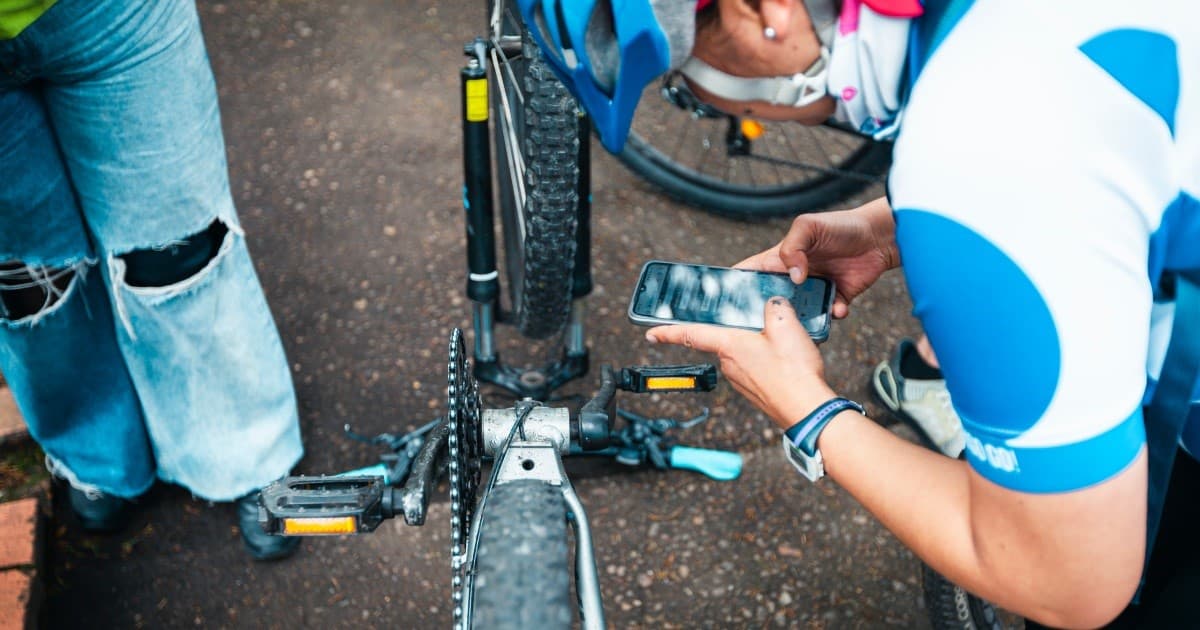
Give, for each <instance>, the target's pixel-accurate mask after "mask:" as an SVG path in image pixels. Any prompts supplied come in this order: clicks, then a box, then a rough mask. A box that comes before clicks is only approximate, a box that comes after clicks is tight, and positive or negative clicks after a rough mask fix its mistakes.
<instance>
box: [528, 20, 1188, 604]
mask: <svg viewBox="0 0 1200 630" xmlns="http://www.w3.org/2000/svg"><path fill="white" fill-rule="evenodd" d="M520 4H521V8H522V10H523V12H524V13H525V18H526V21H527V23H529V24H533V25H535V27H534V28H533V30H534V31H535V33H534V34H535V37H536V38H537V39H538V40H539V43H541V44H542V46H543V48H544V49H547V50H548V51H549V52H548V54H547V57H548V58H549V59H550V61H551V63H552V64H553V65H555V67H556V69H557V70H558V71H559V73H560V76H561V77H562V78H563V79H564V82H566V83H567V84H568V86H569V87H570V88H571V89H572V91H573V92H574V93H575V94H576V96H577V97H578V98H579V100H580V102H581V103H582V104H583V106H584V107H585V108H586V109H587V110H588V112H589V114H591V116H592V118H593V121H594V123H595V126H596V128H597V130H598V131H599V133H600V135H601V138H602V140H603V141H604V144H605V146H606V147H607V148H609V150H612V151H619V150H620V148H621V146H622V143H623V142H624V138H625V135H626V134H627V132H628V127H629V122H630V120H631V119H632V115H633V108H634V107H635V106H636V102H637V100H638V97H639V96H640V94H641V92H642V89H643V88H644V86H645V84H646V83H647V82H648V81H651V80H653V79H654V78H656V77H657V76H659V75H661V74H663V73H665V72H669V71H674V70H677V69H680V68H682V70H683V72H684V73H685V75H686V76H687V77H688V78H689V81H690V84H691V85H692V87H693V88H694V89H695V91H696V92H697V94H698V95H699V96H701V97H702V98H704V99H705V100H706V101H708V102H710V103H711V104H713V105H715V106H717V107H719V108H721V109H724V110H725V111H730V112H734V113H738V114H750V115H754V116H759V117H766V118H778V119H792V120H797V121H801V122H807V123H813V122H817V121H820V120H822V119H824V118H825V117H827V116H829V115H831V114H833V115H836V116H838V117H839V118H841V119H842V120H844V121H846V122H849V123H851V124H854V125H857V126H858V127H859V128H860V129H863V130H865V131H868V132H871V133H875V134H878V135H880V136H884V135H887V134H889V133H893V132H894V131H895V130H896V129H899V130H900V132H899V136H898V138H897V144H896V149H895V165H894V167H893V169H892V172H891V175H890V178H889V183H888V189H889V197H890V200H884V199H880V200H877V201H876V202H872V203H870V204H867V205H865V206H863V207H861V208H858V209H855V210H850V211H844V212H834V213H827V214H819V215H805V216H802V217H800V218H798V219H797V220H796V221H795V222H794V223H793V225H792V227H791V229H790V231H789V233H788V234H787V236H785V237H784V238H783V240H782V241H781V243H780V244H779V245H777V246H776V247H774V248H772V249H770V250H768V251H766V252H763V253H761V254H759V255H757V256H754V257H752V258H750V259H748V260H746V261H744V262H743V263H742V264H743V266H746V267H752V268H759V269H766V270H772V271H790V272H791V273H792V274H793V277H794V278H795V279H797V280H800V279H802V278H803V277H804V276H805V275H806V274H807V273H809V272H810V271H811V272H813V273H816V274H821V275H828V276H832V277H833V278H834V279H835V281H836V282H837V285H838V287H839V293H840V294H839V298H838V303H837V305H836V306H835V315H836V316H845V315H846V314H847V312H848V307H849V303H850V301H851V300H853V299H854V297H856V296H857V295H858V294H859V293H860V292H861V291H863V290H865V289H866V288H868V287H869V286H870V285H871V284H872V283H873V282H874V281H875V280H876V279H877V278H878V277H879V275H880V274H882V273H883V272H884V271H886V270H887V269H890V268H894V267H898V266H900V263H901V261H903V269H904V272H905V274H906V276H905V277H906V280H907V283H908V286H909V289H910V291H911V294H912V297H913V303H914V306H915V312H916V314H917V316H918V317H919V318H920V320H921V322H922V324H923V325H924V327H925V329H926V331H927V333H928V335H929V338H930V340H931V342H932V345H933V349H934V350H936V352H937V356H938V357H939V359H940V362H941V364H942V370H943V372H944V375H945V380H946V384H947V386H948V388H949V390H950V392H951V394H952V395H953V400H954V405H955V408H956V410H957V412H958V414H959V415H960V416H961V418H962V421H963V425H964V428H965V429H966V435H967V440H966V442H967V449H966V455H967V456H966V460H967V461H966V462H963V461H960V460H955V459H952V458H947V457H942V456H940V455H938V454H936V453H933V452H931V451H928V450H925V449H922V448H919V447H916V446H914V445H912V444H910V443H908V442H905V441H904V440H902V439H900V438H898V437H896V436H894V435H893V434H891V433H890V432H888V431H886V430H885V429H882V428H881V427H880V426H879V425H877V424H876V423H874V422H872V421H871V420H870V419H868V418H866V417H865V416H864V415H862V413H861V412H860V411H859V409H861V408H860V407H858V406H857V405H855V404H853V403H850V402H849V401H845V400H844V399H840V398H838V397H837V395H836V393H835V392H834V391H833V390H832V388H831V387H830V386H829V385H828V384H827V383H826V381H825V379H824V375H823V371H824V366H823V363H822V359H821V356H820V354H819V352H818V351H817V348H816V347H815V346H814V345H813V343H812V342H811V341H810V340H809V337H808V335H807V334H806V333H805V331H804V329H803V328H802V327H801V325H800V323H799V322H798V321H797V320H796V318H795V314H794V313H793V312H792V311H791V310H790V307H789V306H788V304H787V302H786V301H785V300H782V299H780V300H773V301H772V302H771V303H770V304H769V305H768V306H767V312H766V322H767V324H766V329H765V330H764V331H763V332H762V333H754V332H749V331H741V330H731V329H722V328H716V327H710V326H700V325H689V326H671V327H662V328H655V329H652V330H651V331H649V332H648V333H647V337H648V338H649V339H650V340H651V341H656V342H661V343H674V344H684V345H687V346H690V347H694V348H697V349H700V350H704V351H710V352H715V353H717V354H718V355H719V357H720V359H721V365H722V369H723V371H724V372H725V374H726V376H727V377H728V378H729V379H730V381H731V382H732V383H733V385H734V387H735V388H737V389H738V390H739V391H740V392H742V393H743V394H745V395H746V396H747V397H748V398H749V399H750V400H751V401H753V402H754V403H755V404H756V405H758V406H759V407H761V408H762V409H763V410H764V411H765V412H766V413H767V414H768V415H770V416H771V417H772V418H773V419H774V421H775V422H776V423H777V424H778V425H779V427H780V428H781V429H784V430H785V431H786V436H787V437H786V438H785V449H789V450H788V453H789V457H791V458H792V459H793V462H794V463H797V466H798V467H799V468H801V469H802V471H803V472H804V474H805V475H806V476H808V477H810V478H813V479H815V478H819V477H820V476H822V475H823V474H824V473H828V474H829V475H830V476H831V477H833V478H834V479H835V480H836V481H837V482H838V483H839V484H840V485H841V486H843V487H844V488H846V489H847V490H849V491H850V492H851V493H852V494H853V495H854V496H855V497H856V498H857V499H858V500H859V501H861V502H862V503H863V505H865V506H866V507H867V508H868V509H869V510H871V512H872V513H874V514H875V515H876V516H877V517H878V518H879V519H880V520H881V521H882V522H883V523H884V524H885V525H886V526H887V527H888V528H889V529H891V531H892V532H894V533H895V534H896V535H897V537H898V538H900V540H902V541H903V542H904V543H905V544H906V545H908V546H909V547H910V548H912V549H913V550H914V551H915V552H916V553H917V554H918V555H919V556H920V557H921V558H922V559H923V560H925V561H926V562H927V563H928V564H929V565H930V566H932V567H933V568H934V569H936V570H937V571H938V572H940V573H942V574H943V575H945V576H947V577H948V578H950V579H951V580H952V581H954V582H955V583H957V584H960V585H962V586H963V587H964V588H966V589H968V590H970V591H971V592H973V593H976V594H978V595H980V596H982V597H984V598H986V599H988V600H991V601H993V602H995V603H996V604H998V605H1000V606H1001V607H1003V608H1006V609H1009V610H1012V611H1014V612H1018V613H1020V614H1022V615H1025V616H1026V617H1028V618H1030V619H1033V620H1036V621H1037V622H1040V623H1044V624H1047V625H1054V626H1071V627H1087V626H1097V625H1102V624H1106V623H1109V622H1110V621H1111V620H1113V619H1114V618H1116V617H1117V616H1118V615H1122V611H1123V610H1125V612H1124V614H1123V615H1122V616H1121V619H1122V620H1134V621H1133V623H1139V621H1137V619H1139V617H1138V615H1147V614H1149V615H1151V617H1144V616H1143V617H1140V619H1141V621H1140V623H1147V621H1146V619H1152V620H1162V619H1165V618H1164V617H1155V616H1154V615H1161V614H1166V613H1164V611H1167V612H1168V613H1169V610H1168V609H1169V607H1170V606H1171V605H1178V604H1179V603H1180V602H1182V604H1183V605H1184V606H1185V607H1188V606H1190V605H1191V604H1190V602H1188V601H1187V595H1188V594H1190V593H1200V586H1197V585H1200V569H1198V568H1197V567H1198V566H1200V562H1197V558H1198V557H1200V552H1198V551H1197V548H1198V547H1200V539H1197V537H1196V536H1195V534H1194V533H1193V532H1195V531H1200V530H1197V529H1196V524H1197V523H1200V518H1197V514H1195V512H1196V505H1195V504H1197V503H1198V502H1197V501H1196V495H1195V494H1194V493H1193V492H1194V490H1193V489H1195V488H1200V485H1196V480H1197V479H1200V474H1198V473H1197V471H1198V470H1200V466H1198V465H1197V462H1196V460H1195V458H1194V456H1193V454H1197V455H1200V411H1198V410H1197V408H1196V407H1195V406H1192V407H1191V411H1190V414H1189V413H1188V412H1187V409H1188V403H1189V402H1190V401H1191V400H1194V399H1195V398H1196V396H1195V391H1194V390H1195V383H1196V377H1195V374H1196V372H1195V365H1196V360H1195V358H1194V357H1193V358H1188V355H1187V354H1186V353H1187V348H1188V347H1190V346H1188V345H1187V343H1188V341H1189V340H1190V339H1194V338H1195V336H1196V335H1197V334H1200V332H1198V331H1197V330H1196V327H1197V326H1200V318H1195V316H1194V315H1192V316H1190V317H1188V316H1186V315H1185V314H1187V313H1194V312H1195V311H1194V310H1188V309H1192V308H1194V307H1193V306H1191V305H1192V304H1193V302H1191V299H1192V298H1191V297H1188V296H1192V295H1194V291H1195V289H1194V280H1195V279H1197V278H1200V201H1198V198H1200V19H1198V18H1200V7H1197V5H1195V4H1194V3H1192V2H1189V1H1187V0H1174V1H1170V2H1165V1H1164V2H1156V3H1132V2H1116V1H1112V0H1104V1H1097V0H1092V1H1085V0H1069V1H1067V0H1064V1H1061V2H1053V3H1045V2H1034V1H1032V0H975V1H974V2H972V1H970V0H963V1H960V0H927V1H926V2H924V3H923V4H922V3H918V2H917V1H916V0H907V1H903V0H845V2H844V3H838V6H835V5H834V3H833V2H832V1H831V0H804V1H803V2H802V1H801V0H700V2H699V3H697V2H694V1H692V0H642V1H640V2H638V1H633V0H629V1H626V2H621V3H616V2H614V5H613V6H616V5H617V4H619V5H620V6H619V7H618V9H619V10H616V11H614V10H613V9H612V8H611V7H610V5H609V3H608V2H607V1H605V0H583V1H580V0H574V1H572V2H565V1H562V0H521V2H520ZM697 8H699V9H700V12H699V13H696V12H695V11H696V10H697ZM889 201H890V203H889ZM1176 295H1178V296H1179V297H1178V299H1176V297H1175V296H1176ZM1177 311H1178V315H1179V316H1178V317H1176V313H1177ZM1177 319H1178V320H1179V321H1178V322H1177V321H1176V320H1177ZM1168 349H1170V350H1169V351H1168ZM1168 355H1172V356H1173V357H1174V358H1166V357H1168ZM1164 361H1165V362H1166V366H1165V367H1164ZM1181 383H1182V384H1181ZM1180 387H1182V388H1183V394H1182V406H1181V407H1177V409H1182V412H1180V413H1175V414H1174V415H1173V416H1172V417H1178V419H1179V420H1178V422H1175V421H1174V420H1172V422H1171V423H1167V424H1163V423H1162V422H1160V420H1161V419H1162V418H1164V417H1166V416H1167V415H1171V414H1164V413H1162V412H1161V409H1162V408H1163V405H1160V404H1159V402H1158V401H1159V400H1160V395H1159V394H1160V392H1159V390H1162V392H1168V391H1172V392H1173V391H1176V390H1179V388H1180ZM1163 396H1166V394H1163ZM1146 405H1149V406H1146ZM1167 407H1170V405H1167ZM1144 409H1149V410H1152V411H1144ZM1168 424H1170V425H1171V427H1170V428H1169V429H1163V427H1164V426H1167V425H1168ZM1176 424H1177V425H1181V426H1175V425H1176ZM1164 431H1166V433H1164ZM1164 434H1165V435H1168V437H1167V441H1166V444H1167V446H1166V450H1165V451H1164V450H1162V449H1161V448H1159V447H1157V446H1156V444H1159V439H1160V437H1159V436H1161V435H1164ZM1148 435H1149V436H1151V440H1150V446H1149V447H1148V445H1147V436H1148ZM1176 445H1178V447H1179V448H1178V456H1176V450H1177V449H1176ZM1148 453H1149V455H1148ZM1172 458H1173V459H1174V462H1175V463H1174V473H1173V475H1172V474H1171V473H1170V471H1171V467H1170V462H1171V461H1172ZM1152 459H1153V460H1154V461H1155V462H1156V463H1154V464H1150V463H1149V462H1150V461H1151V460H1152ZM822 461H823V467H822V466H821V463H822ZM1163 461H1165V462H1166V467H1165V468H1163V464H1162V462H1163ZM1163 470H1166V471H1168V472H1167V473H1166V474H1167V476H1168V477H1170V478H1171V479H1172V480H1171V482H1170V488H1171V489H1170V493H1171V495H1170V496H1168V498H1167V499H1166V502H1167V509H1166V510H1165V516H1163V519H1164V520H1163V524H1162V526H1161V527H1159V526H1158V525H1157V523H1158V522H1159V521H1158V515H1159V513H1160V510H1159V509H1158V508H1157V505H1158V503H1157V501H1158V500H1159V499H1160V498H1161V495H1162V494H1163V493H1164V492H1166V491H1165V490H1164V488H1165V487H1166V485H1167V484H1166V481H1165V480H1162V481H1160V480H1159V479H1158V476H1159V475H1161V474H1162V471H1163ZM897 472H902V474H897ZM1180 496H1182V497H1183V498H1182V500H1181V499H1180ZM1189 511H1190V512H1191V513H1190V514H1188V513H1186V512H1189ZM1181 519H1182V520H1181ZM1188 519H1191V520H1190V521H1189V520H1188ZM1180 523H1183V525H1180ZM1189 523H1190V525H1189ZM1189 527H1190V528H1191V529H1190V530H1189V529H1188V528H1189ZM1181 531H1182V532H1183V535H1182V536H1180V535H1179V534H1180V532H1181ZM1148 532H1149V533H1150V536H1148ZM1154 532H1157V535H1155V534H1154ZM1148 538H1150V539H1152V540H1153V542H1154V546H1153V548H1154V549H1156V551H1155V552H1154V555H1153V556H1151V560H1152V562H1151V563H1150V569H1149V570H1148V572H1146V583H1145V587H1144V590H1142V591H1141V595H1140V600H1139V601H1140V604H1137V605H1131V606H1130V608H1129V609H1128V610H1126V605H1127V604H1128V603H1129V602H1131V600H1132V599H1133V598H1134V595H1135V592H1137V591H1138V590H1139V583H1140V582H1141V580H1142V577H1143V569H1144V567H1145V561H1146V557H1147V555H1148V554H1149V553H1150V549H1151V548H1152V547H1151V546H1150V545H1149V544H1148V543H1147V539H1148ZM1165 545H1169V547H1165ZM1164 549H1165V551H1164ZM1188 563H1190V565H1189V564H1188ZM1178 593H1183V594H1184V595H1183V597H1181V598H1180V597H1176V598H1175V600H1174V601H1175V603H1174V604H1172V603H1171V599H1172V596H1173V595H1177V594H1178ZM1184 614H1185V615H1186V614H1187V612H1186V608H1185V612H1184Z"/></svg>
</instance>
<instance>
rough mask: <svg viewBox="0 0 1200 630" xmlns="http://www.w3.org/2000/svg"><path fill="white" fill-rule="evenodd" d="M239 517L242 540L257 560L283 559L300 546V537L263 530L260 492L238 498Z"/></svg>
mask: <svg viewBox="0 0 1200 630" xmlns="http://www.w3.org/2000/svg"><path fill="white" fill-rule="evenodd" d="M236 503H237V519H238V529H240V530H242V542H243V543H245V546H246V551H248V552H249V553H250V556H251V557H253V558H254V559H255V560H282V559H284V558H286V557H288V556H290V555H292V554H293V553H296V549H297V548H299V547H300V539H299V538H295V537H288V536H274V535H271V534H268V533H267V532H265V531H263V528H262V525H259V523H258V492H251V493H250V494H248V495H246V496H244V497H242V498H240V499H238V500H237V501H236Z"/></svg>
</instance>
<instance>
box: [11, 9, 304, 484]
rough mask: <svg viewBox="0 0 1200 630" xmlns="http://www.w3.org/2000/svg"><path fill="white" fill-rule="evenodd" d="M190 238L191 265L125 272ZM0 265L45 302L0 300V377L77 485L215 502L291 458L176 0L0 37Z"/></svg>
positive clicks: (294, 428)
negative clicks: (166, 488)
mask: <svg viewBox="0 0 1200 630" xmlns="http://www.w3.org/2000/svg"><path fill="white" fill-rule="evenodd" d="M213 227H216V228H219V229H218V230H216V231H215V232H214V231H213V229H212V228H213ZM206 232H208V233H210V234H211V233H216V234H218V238H216V239H215V240H214V244H213V247H212V251H210V252H207V253H206V254H205V257H204V258H202V259H201V261H200V266H199V267H198V271H195V272H194V273H190V274H189V275H188V276H186V277H184V278H182V279H179V280H178V281H173V282H171V283H169V284H165V285H149V286H148V285H146V284H144V283H142V284H135V283H133V282H131V281H129V278H132V277H133V275H132V274H133V273H134V272H135V271H138V272H140V273H142V274H143V275H145V273H146V272H147V271H153V270H136V269H134V268H133V261H135V260H137V258H136V257H135V255H136V254H137V253H139V252H161V251H164V250H166V249H168V248H170V247H172V246H175V245H178V244H180V243H183V242H187V239H188V238H189V237H191V236H193V235H196V234H200V233H206ZM0 274H7V275H0V279H2V278H7V284H5V283H0V291H9V293H8V294H6V295H15V290H16V289H20V288H23V289H25V290H27V291H28V290H33V291H38V290H40V291H42V293H41V294H39V295H44V297H45V299H44V302H43V303H42V305H41V307H40V308H37V307H35V308H33V309H32V310H30V311H29V312H20V311H18V312H16V313H15V314H14V313H13V312H12V309H0V371H2V372H3V374H4V376H5V379H6V380H7V381H8V384H9V386H10V388H11V389H12V391H13V394H14V396H15V397H16V399H17V404H18V406H19V407H20V409H21V412H22V414H23V415H24V416H25V420H26V422H27V423H28V425H29V429H30V432H31V434H32V435H33V437H34V438H35V439H36V440H37V441H38V443H39V444H40V445H41V446H42V448H43V449H44V450H45V451H46V453H47V455H48V457H49V459H50V460H51V463H52V464H53V467H54V468H56V469H57V470H58V472H59V473H60V474H62V475H64V476H66V477H67V478H68V479H69V480H70V481H71V482H72V483H73V484H74V485H76V486H77V487H81V488H85V489H86V488H89V487H91V488H94V489H98V490H100V491H102V492H105V493H109V494H112V495H115V496H120V497H135V496H137V495H139V494H141V493H142V492H144V491H145V490H146V489H147V488H149V487H150V485H151V484H152V483H153V482H154V480H155V478H158V479H162V480H164V481H168V482H173V483H177V484H180V485H182V486H184V487H186V488H188V489H189V490H191V491H192V492H193V493H194V494H196V495H197V496H199V497H202V498H205V499H208V500H213V501H226V500H231V499H234V498H237V497H239V496H241V495H244V494H246V493H248V492H250V491H252V490H254V489H257V488H259V487H261V486H264V485H266V484H267V483H269V482H270V481H272V480H274V479H276V478H278V477H281V476H283V475H285V474H286V473H287V472H288V471H289V470H290V469H291V467H292V466H293V465H295V463H296V462H297V461H298V460H299V458H300V456H301V454H302V448H301V443H300V430H299V422H298V418H297V411H296V402H295V395H294V392H293V389H292V382H291V375H290V373H289V370H288V364H287V361H286V359H285V357H284V353H283V347H282V345H281V343H280V339H279V334H278V332H277V331H276V329H275V323H274V321H273V320H272V317H271V313H270V311H269V310H268V308H267V302H266V299H265V297H264V296H263V292H262V288H261V286H260V285H259V282H258V278H257V276H256V275H255V271H254V267H253V266H252V264H251V261H250V255H249V252H248V251H247V249H246V242H245V238H244V234H243V232H242V229H241V227H240V226H239V223H238V218H237V214H236V212H235V210H234V206H233V200H232V197H231V195H230V191H229V181H228V175H227V168H226V163H225V145H224V139H223V137H222V134H221V125H220V117H219V113H218V109H217V95H216V89H215V86H214V82H213V76H212V71H211V69H210V67H209V63H208V57H207V54H206V52H205V49H204V41H203V39H202V38H201V33H200V25H199V21H198V19H197V15H196V9H195V6H194V4H193V3H192V1H191V0H145V1H143V0H59V1H58V2H57V4H55V5H54V6H52V7H51V8H50V9H49V10H48V11H47V12H46V13H45V14H44V15H42V17H40V18H39V19H38V20H37V21H36V22H34V23H33V24H32V25H30V26H29V27H28V28H27V29H26V30H25V31H24V32H22V33H21V34H20V35H19V36H17V37H16V38H14V39H11V40H4V41H0ZM13 278H17V280H13ZM22 278H23V281H22V280H21V279H22ZM14 287H15V288H14Z"/></svg>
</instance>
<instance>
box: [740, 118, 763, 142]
mask: <svg viewBox="0 0 1200 630" xmlns="http://www.w3.org/2000/svg"><path fill="white" fill-rule="evenodd" d="M766 130H767V129H766V127H763V124H762V123H760V122H758V121H757V120H752V119H750V118H743V119H742V135H743V136H746V138H748V139H750V140H758V139H759V138H761V137H762V135H763V132H765V131H766Z"/></svg>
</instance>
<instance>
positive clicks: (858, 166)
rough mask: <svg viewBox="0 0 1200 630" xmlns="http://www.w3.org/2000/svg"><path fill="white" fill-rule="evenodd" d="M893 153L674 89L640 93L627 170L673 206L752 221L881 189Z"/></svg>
mask: <svg viewBox="0 0 1200 630" xmlns="http://www.w3.org/2000/svg"><path fill="white" fill-rule="evenodd" d="M891 156H892V145H891V143H890V142H876V141H874V140H871V139H870V138H866V137H864V136H861V135H859V134H856V133H853V132H850V131H845V130H842V129H839V128H836V127H832V126H821V127H808V126H805V125H801V124H798V123H783V122H776V123H760V122H758V121H754V120H750V119H741V118H737V117H733V116H728V115H726V114H723V113H720V112H718V111H717V110H715V109H713V108H711V107H708V106H705V105H703V104H701V103H700V102H699V101H698V100H697V99H696V98H695V97H694V96H692V95H691V93H690V92H689V91H688V90H687V88H686V86H684V85H682V84H679V85H677V84H676V81H669V82H666V83H663V84H662V85H651V86H650V87H648V88H647V89H646V91H645V92H644V93H643V94H642V100H641V102H640V103H639V104H638V112H637V114H636V116H635V117H634V121H633V130H632V131H631V132H630V135H629V139H628V140H627V142H626V147H625V150H624V151H622V152H621V155H620V156H618V157H620V159H621V161H622V162H623V163H624V164H625V165H626V166H627V167H629V169H630V170H632V171H633V172H634V173H636V174H637V175H639V176H640V177H642V178H643V179H646V180H647V181H649V182H651V183H653V184H655V185H657V186H659V187H660V188H662V189H663V190H664V191H666V192H667V193H668V194H669V195H671V196H672V197H674V198H676V199H678V200H680V201H682V202H684V203H687V204H690V205H693V206H696V207H698V208H700V209H703V210H707V211H709V212H713V213H715V214H719V215H723V216H728V217H734V218H741V219H749V218H768V217H781V216H794V215H797V214H801V213H804V212H810V211H813V210H818V209H821V208H825V207H827V206H829V205H830V204H833V203H836V202H838V201H840V200H842V199H844V198H846V197H848V196H850V195H852V194H854V193H856V192H858V191H859V190H861V189H863V188H864V187H866V186H868V185H870V184H873V183H876V182H879V181H882V179H883V174H884V173H885V172H886V171H887V169H888V167H889V166H890V165H891Z"/></svg>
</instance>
